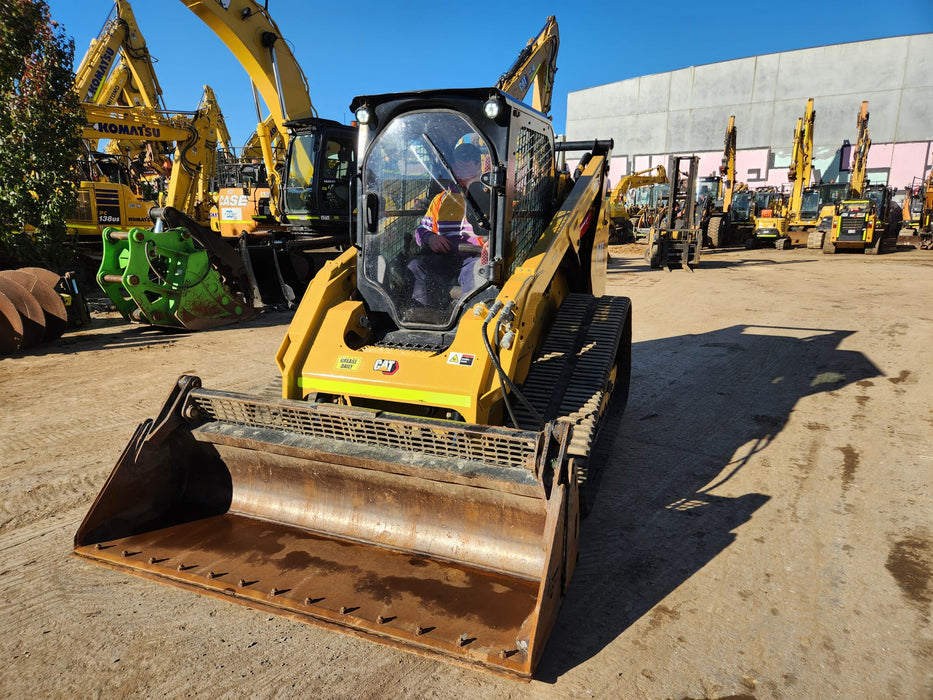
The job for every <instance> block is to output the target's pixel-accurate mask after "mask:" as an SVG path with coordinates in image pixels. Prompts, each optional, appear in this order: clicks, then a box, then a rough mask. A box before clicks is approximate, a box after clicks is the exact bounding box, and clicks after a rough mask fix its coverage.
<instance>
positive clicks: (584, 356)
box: [514, 294, 630, 460]
mask: <svg viewBox="0 0 933 700" xmlns="http://www.w3.org/2000/svg"><path fill="white" fill-rule="evenodd" d="M629 304H630V302H629V300H628V299H627V298H625V297H612V296H604V297H598V298H596V297H591V296H589V295H587V294H569V295H567V298H566V299H565V300H564V303H563V304H561V306H560V308H559V309H558V311H557V315H556V317H555V319H554V323H553V325H552V326H551V329H550V331H549V332H548V334H547V337H546V338H545V340H544V344H543V345H542V347H541V350H540V352H539V353H538V356H537V357H536V358H535V359H534V361H533V362H532V364H531V367H530V369H529V371H528V376H527V377H526V379H525V381H524V382H523V383H522V384H521V386H520V387H519V389H520V391H521V392H522V393H523V394H524V395H525V397H526V398H527V399H528V401H529V402H530V403H531V404H532V405H533V406H534V407H535V409H536V410H537V411H538V413H540V414H541V416H542V417H543V418H544V419H545V420H555V419H556V420H559V421H562V422H567V423H571V424H572V425H573V426H574V427H573V435H572V441H571V444H570V447H569V451H570V454H571V455H573V456H574V457H578V458H582V459H584V460H585V459H586V457H588V456H589V453H590V449H591V447H592V444H593V440H594V438H595V437H596V433H597V428H598V427H599V420H600V418H601V417H602V414H603V411H604V409H605V405H606V399H607V398H608V397H607V391H608V390H609V388H610V387H609V386H608V383H609V375H610V372H611V371H612V368H613V366H614V364H615V358H616V353H617V351H618V347H619V339H620V337H621V336H622V330H623V327H624V324H625V319H626V316H627V315H628V308H629ZM514 407H515V414H516V417H517V418H518V421H519V427H520V428H523V429H527V430H537V429H538V425H537V423H536V421H535V420H534V418H533V417H532V416H531V414H530V413H529V412H528V411H527V410H526V409H525V407H524V406H523V405H522V404H521V402H520V401H514Z"/></svg>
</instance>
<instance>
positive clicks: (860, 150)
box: [807, 101, 871, 250]
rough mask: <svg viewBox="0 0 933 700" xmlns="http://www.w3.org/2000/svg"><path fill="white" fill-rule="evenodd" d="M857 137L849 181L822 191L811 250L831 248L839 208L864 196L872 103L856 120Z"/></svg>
mask: <svg viewBox="0 0 933 700" xmlns="http://www.w3.org/2000/svg"><path fill="white" fill-rule="evenodd" d="M856 129H857V137H856V140H855V148H854V149H853V151H852V156H851V162H850V165H849V181H848V182H833V183H829V184H826V185H820V186H819V187H818V189H819V192H820V220H819V223H818V224H817V227H816V229H814V230H813V231H811V233H810V238H809V239H808V241H807V248H811V249H814V250H819V249H821V248H823V249H824V250H825V249H826V248H827V247H828V245H829V236H830V232H831V230H832V227H833V220H834V218H835V216H836V214H837V212H838V209H839V206H840V205H841V204H842V202H843V201H844V200H846V199H858V198H859V197H861V196H862V194H863V190H865V188H866V186H867V184H868V181H867V177H868V151H869V149H870V148H871V138H870V136H869V132H868V102H867V101H865V102H862V104H861V106H860V107H859V112H858V117H857V119H856Z"/></svg>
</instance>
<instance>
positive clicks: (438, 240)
mask: <svg viewBox="0 0 933 700" xmlns="http://www.w3.org/2000/svg"><path fill="white" fill-rule="evenodd" d="M428 247H429V248H430V249H431V250H432V251H434V252H435V253H449V252H450V241H448V240H447V238H446V237H444V236H441V235H440V234H437V233H435V234H434V235H432V236H431V237H430V238H428Z"/></svg>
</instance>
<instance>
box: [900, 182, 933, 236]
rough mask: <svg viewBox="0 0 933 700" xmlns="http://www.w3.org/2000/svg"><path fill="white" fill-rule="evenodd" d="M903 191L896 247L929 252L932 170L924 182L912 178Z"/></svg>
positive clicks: (932, 231) (932, 223)
mask: <svg viewBox="0 0 933 700" xmlns="http://www.w3.org/2000/svg"><path fill="white" fill-rule="evenodd" d="M905 190H906V191H905V196H904V203H903V205H902V214H901V216H902V218H903V221H902V223H901V230H900V231H899V232H898V236H897V245H898V246H901V245H903V246H911V247H913V248H920V249H922V250H929V249H931V248H933V169H931V170H930V173H929V175H927V178H926V180H923V179H921V178H914V181H913V182H912V183H911V184H910V186H908V187H907V188H905Z"/></svg>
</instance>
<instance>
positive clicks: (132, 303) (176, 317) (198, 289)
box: [97, 227, 255, 330]
mask: <svg viewBox="0 0 933 700" xmlns="http://www.w3.org/2000/svg"><path fill="white" fill-rule="evenodd" d="M103 242H104V248H103V258H102V260H101V265H100V270H99V271H98V273H97V282H98V284H99V285H100V287H101V289H103V291H104V292H105V293H106V294H107V296H108V297H110V299H111V301H113V304H114V306H116V308H117V310H118V311H119V312H120V313H121V314H122V315H123V316H124V317H125V318H127V319H129V320H132V321H138V322H142V323H150V324H152V325H155V326H166V327H173V328H185V329H189V330H204V329H207V328H213V327H215V326H220V325H225V324H229V323H235V322H237V321H242V320H246V319H248V318H252V317H253V316H254V315H255V309H254V307H253V304H252V303H251V302H250V300H249V299H248V298H247V296H246V295H245V294H244V293H243V292H241V291H240V290H239V288H238V287H239V285H238V284H237V283H236V279H232V280H231V279H228V278H226V277H225V275H224V274H222V272H221V270H222V266H220V265H217V264H216V261H215V260H214V259H213V256H212V254H211V251H210V250H209V249H208V248H206V247H205V246H203V245H201V244H200V241H199V240H198V238H197V237H195V236H194V235H192V234H191V232H190V231H189V230H188V229H187V228H184V227H176V228H169V229H166V230H162V231H153V230H147V229H142V228H132V229H130V230H129V231H120V230H118V229H114V228H107V229H105V230H104V233H103ZM247 288H248V287H247Z"/></svg>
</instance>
